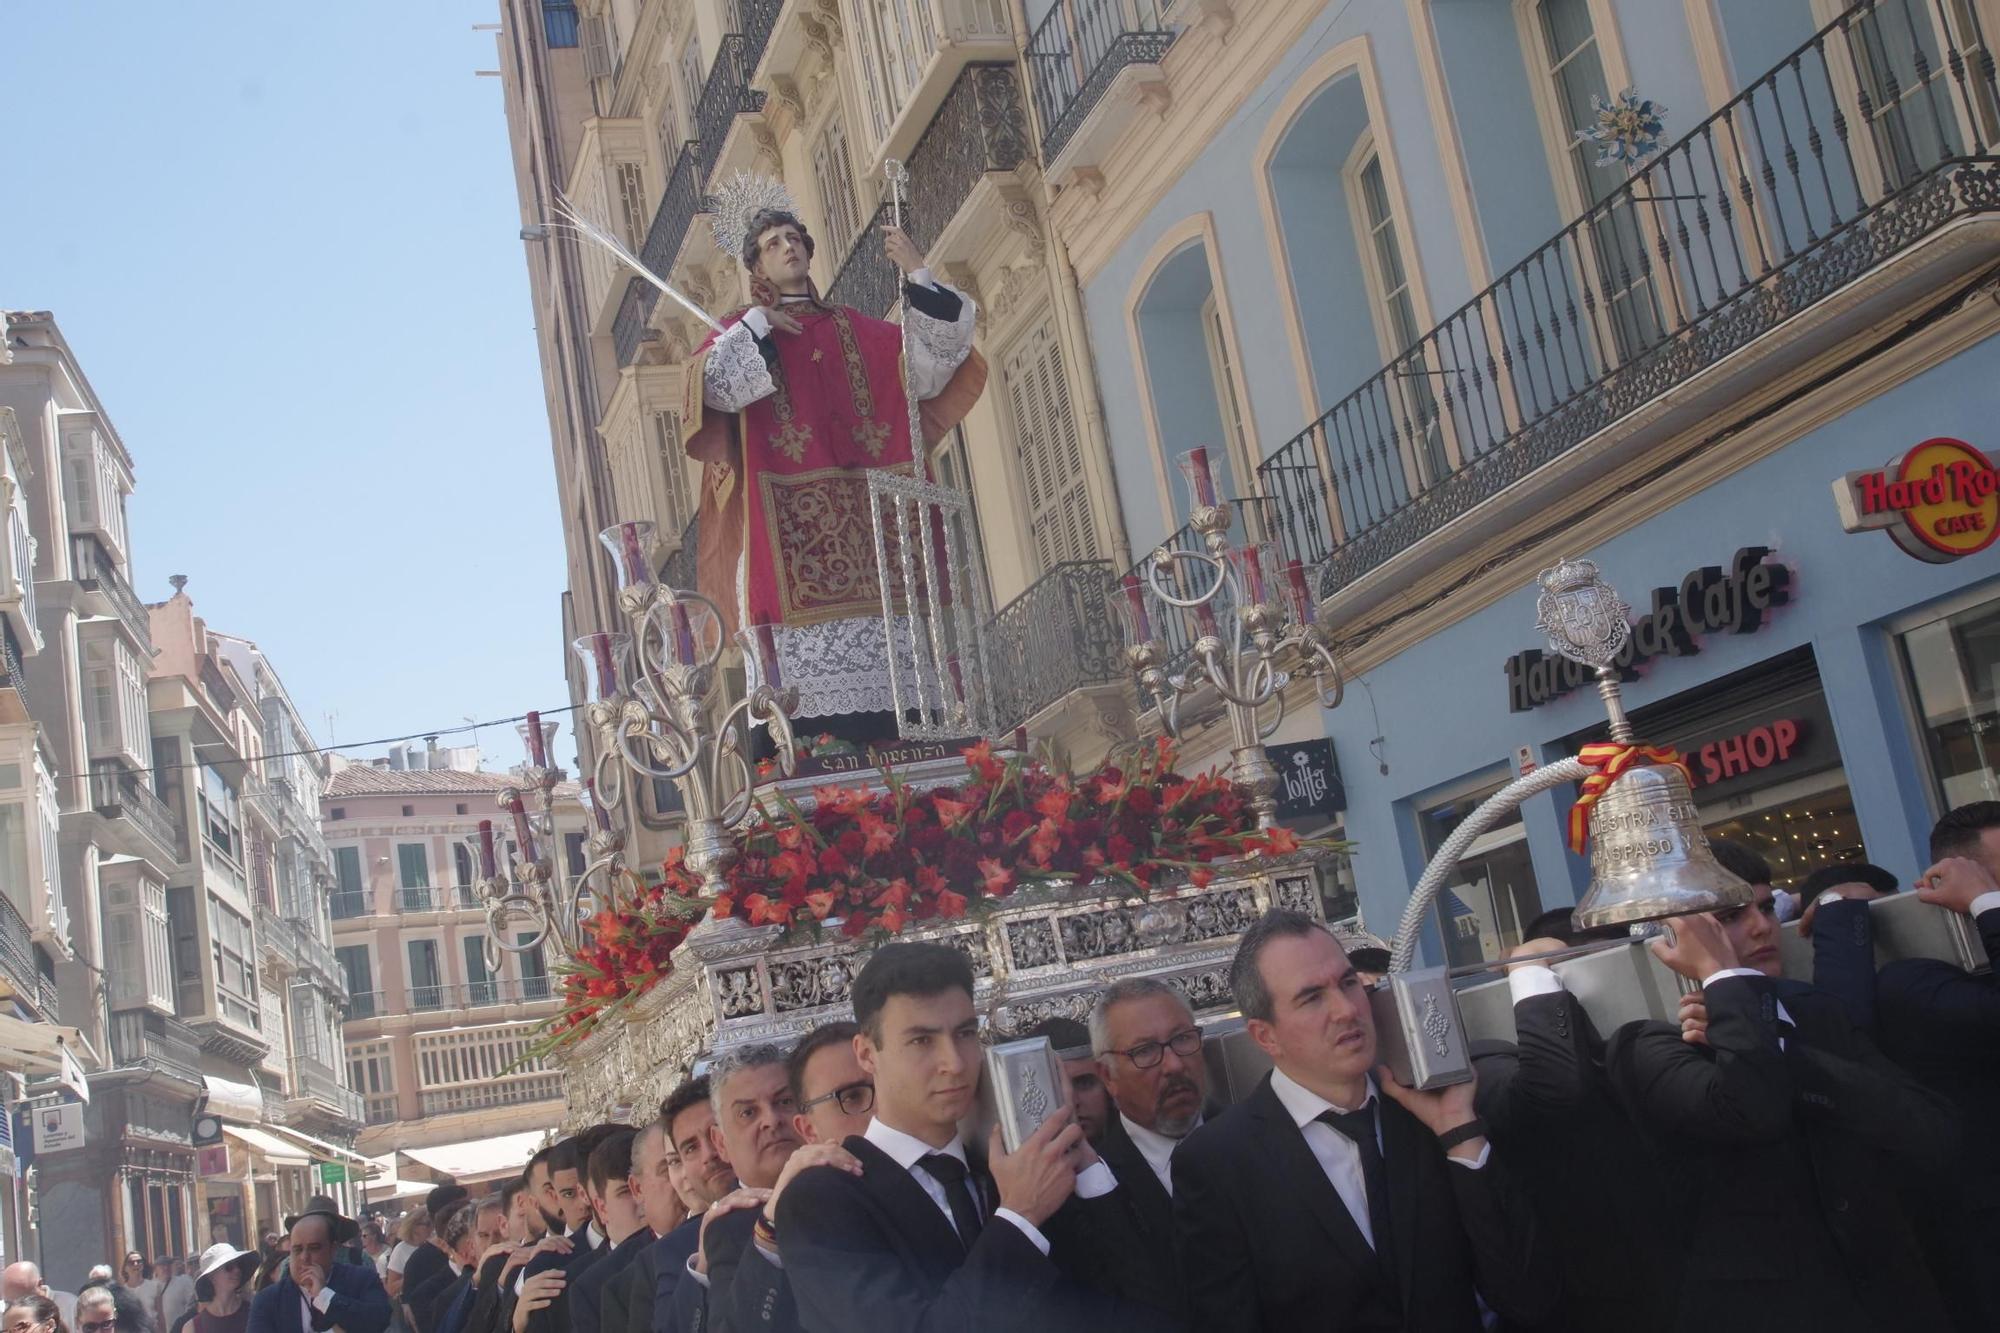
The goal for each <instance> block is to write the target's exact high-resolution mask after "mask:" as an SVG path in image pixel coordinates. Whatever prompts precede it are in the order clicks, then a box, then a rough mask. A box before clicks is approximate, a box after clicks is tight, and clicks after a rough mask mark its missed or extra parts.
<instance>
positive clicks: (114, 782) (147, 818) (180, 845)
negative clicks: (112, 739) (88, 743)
mask: <svg viewBox="0 0 2000 1333" xmlns="http://www.w3.org/2000/svg"><path fill="white" fill-rule="evenodd" d="M90 805H91V808H92V809H93V810H95V811H96V812H97V813H98V814H100V815H102V816H104V817H105V818H106V819H125V820H129V821H131V823H132V824H133V825H134V826H135V827H136V828H138V829H139V830H140V831H141V832H142V833H144V834H145V835H146V836H147V837H149V838H151V839H152V840H153V841H154V842H155V843H156V844H158V846H159V847H160V849H161V850H162V851H165V852H168V853H170V854H171V856H172V858H173V859H174V860H175V861H179V860H181V859H183V858H184V857H185V856H186V855H187V852H186V842H185V840H184V837H183V834H182V830H181V821H180V820H179V818H178V817H176V816H175V814H174V811H173V808H172V807H171V806H169V805H168V804H167V803H166V802H165V801H162V800H161V799H160V798H159V797H158V796H156V795H154V794H153V789H152V788H151V787H149V786H147V785H146V781H145V779H144V778H142V777H141V776H140V775H139V774H137V773H134V772H133V771H131V770H130V769H128V768H123V767H120V766H119V765H118V764H117V763H116V762H113V761H105V760H98V761H96V762H94V763H93V764H92V765H91V768H90Z"/></svg>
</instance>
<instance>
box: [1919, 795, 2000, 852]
mask: <svg viewBox="0 0 2000 1333" xmlns="http://www.w3.org/2000/svg"><path fill="white" fill-rule="evenodd" d="M1990 828H2000V801H1971V802H1968V803H1967V804H1965V805H1960V806H1954V807H1953V808H1952V809H1950V810H1947V811H1945V812H1944V818H1942V819H1940V820H1938V822H1937V823H1935V824H1933V825H1931V860H1933V861H1942V860H1944V859H1945V858H1946V857H1947V856H1976V855H1978V853H1979V835H1980V834H1982V833H1984V832H1986V830H1987V829H1990Z"/></svg>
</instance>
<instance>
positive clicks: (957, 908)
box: [937, 889, 965, 919]
mask: <svg viewBox="0 0 2000 1333" xmlns="http://www.w3.org/2000/svg"><path fill="white" fill-rule="evenodd" d="M937 907H938V915H939V916H941V917H945V918H947V919H952V918H956V917H961V916H964V915H965V895H964V894H962V893H953V892H952V891H951V890H950V889H946V890H945V891H944V892H943V893H940V894H939V895H938V896H937Z"/></svg>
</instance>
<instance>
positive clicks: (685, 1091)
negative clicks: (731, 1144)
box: [626, 1077, 736, 1333]
mask: <svg viewBox="0 0 2000 1333" xmlns="http://www.w3.org/2000/svg"><path fill="white" fill-rule="evenodd" d="M660 1120H661V1122H662V1123H664V1124H665V1125H666V1127H667V1146H668V1149H669V1150H670V1151H671V1152H672V1153H673V1167H672V1170H673V1172H674V1179H675V1180H676V1181H677V1182H678V1184H677V1185H676V1188H677V1189H678V1190H679V1191H680V1195H681V1198H682V1200H683V1201H685V1202H686V1204H687V1206H688V1211H689V1214H690V1216H689V1217H688V1218H687V1220H686V1221H684V1222H682V1223H681V1224H680V1225H679V1226H677V1227H675V1228H674V1229H673V1230H672V1231H670V1232H668V1233H667V1234H666V1235H664V1236H662V1237H660V1239H658V1240H656V1241H654V1242H653V1246H652V1248H651V1249H650V1250H649V1251H648V1252H647V1253H648V1255H649V1256H650V1259H651V1262H652V1265H653V1273H654V1280H653V1299H652V1304H651V1308H650V1309H645V1308H644V1307H642V1306H641V1305H640V1304H639V1302H637V1301H634V1302H633V1306H632V1315H631V1320H630V1322H629V1323H628V1324H627V1325H626V1328H627V1333H695V1331H694V1330H692V1329H689V1330H678V1329H677V1327H676V1324H675V1321H674V1292H675V1291H676V1289H678V1287H679V1286H680V1282H681V1279H682V1278H684V1277H686V1276H687V1261H688V1257H689V1256H690V1255H692V1254H693V1253H694V1251H695V1246H696V1245H697V1244H698V1243H699V1241H700V1237H701V1220H702V1216H703V1215H704V1214H705V1213H706V1212H707V1211H708V1209H709V1207H710V1206H711V1205H712V1204H714V1202H715V1201H716V1200H717V1199H719V1198H721V1197H722V1196H723V1195H725V1194H728V1193H729V1192H730V1191H731V1190H733V1189H735V1188H736V1172H735V1170H734V1169H733V1168H732V1167H731V1166H730V1165H729V1161H728V1159H727V1158H725V1157H724V1156H723V1155H722V1154H721V1153H720V1152H719V1151H717V1149H716V1146H715V1136H714V1135H713V1134H711V1133H710V1132H709V1131H710V1129H711V1128H712V1127H713V1126H714V1124H715V1108H714V1107H713V1106H712V1105H711V1104H710V1103H709V1099H708V1079H707V1078H705V1077H703V1078H691V1079H688V1080H687V1081H686V1082H685V1083H682V1084H681V1085H680V1086H679V1087H677V1088H675V1089H674V1090H673V1091H672V1092H670V1093H668V1094H667V1099H666V1101H664V1102H662V1103H661V1105H660ZM642 1310H643V1315H642ZM642 1318H643V1319H644V1320H645V1321H646V1322H644V1323H643V1324H642V1323H641V1322H640V1320H641V1319H642Z"/></svg>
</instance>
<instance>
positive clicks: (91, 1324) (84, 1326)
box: [77, 1316, 118, 1333]
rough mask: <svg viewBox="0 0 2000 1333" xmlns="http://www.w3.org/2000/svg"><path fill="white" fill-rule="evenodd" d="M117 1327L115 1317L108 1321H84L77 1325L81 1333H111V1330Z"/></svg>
mask: <svg viewBox="0 0 2000 1333" xmlns="http://www.w3.org/2000/svg"><path fill="white" fill-rule="evenodd" d="M117 1327H118V1320H117V1318H116V1317H115V1316H114V1317H113V1318H110V1319H86V1320H84V1321H83V1322H82V1323H80V1324H78V1325H77V1328H78V1329H79V1330H81V1333H111V1330H112V1329H114V1328H117Z"/></svg>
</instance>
